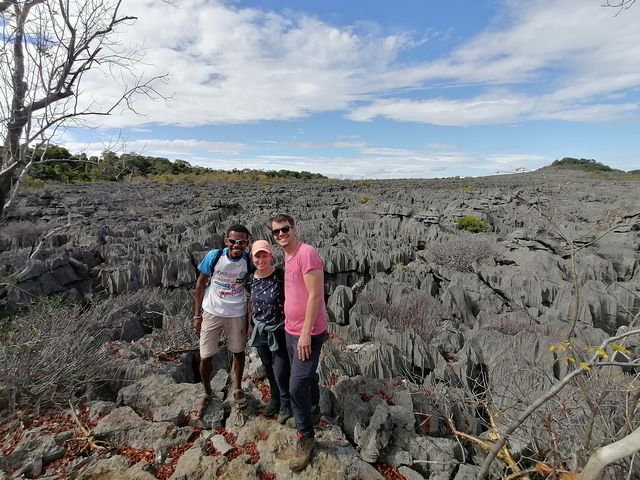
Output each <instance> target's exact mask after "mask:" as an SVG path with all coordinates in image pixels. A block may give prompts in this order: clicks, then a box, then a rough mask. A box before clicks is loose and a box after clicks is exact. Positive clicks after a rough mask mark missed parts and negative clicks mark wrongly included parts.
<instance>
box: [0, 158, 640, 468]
mask: <svg viewBox="0 0 640 480" xmlns="http://www.w3.org/2000/svg"><path fill="white" fill-rule="evenodd" d="M638 191H639V186H638V183H637V182H623V181H618V182H616V181H611V180H606V181H605V180H594V179H592V178H590V177H589V176H587V175H586V174H584V173H581V172H575V171H559V170H552V169H543V170H541V171H538V172H533V173H527V174H518V175H509V176H498V177H485V178H478V179H468V178H465V179H442V180H394V181H359V182H347V181H316V182H304V183H302V182H301V183H273V184H210V185H198V186H193V185H158V184H153V183H117V184H103V185H82V186H51V187H47V188H46V189H45V190H41V191H34V192H25V193H24V194H22V196H21V197H20V198H19V201H18V204H17V208H16V209H15V210H14V211H13V212H12V214H11V215H12V216H11V217H10V219H9V221H8V222H7V223H6V224H5V225H3V226H2V227H1V228H0V260H1V265H3V266H4V267H3V270H2V271H0V275H1V276H2V277H1V278H2V279H3V280H2V282H3V283H2V287H0V303H1V308H2V309H4V310H5V311H6V312H14V311H17V310H18V309H19V308H20V307H21V306H22V307H23V308H25V307H24V306H27V305H31V306H33V305H34V303H36V304H37V302H38V301H39V300H36V299H37V298H39V297H41V296H43V295H48V296H49V298H51V295H52V294H59V293H68V294H70V295H72V296H73V297H76V298H77V299H78V300H79V301H80V303H81V304H83V305H84V310H82V311H81V312H79V313H77V317H78V318H79V319H81V320H83V321H84V323H92V324H94V325H96V329H97V330H96V331H99V338H100V345H99V349H98V350H96V353H95V354H92V357H91V358H96V357H98V358H100V362H99V365H97V366H96V370H95V372H99V373H95V372H94V375H97V377H96V378H100V379H102V380H103V382H101V384H100V386H96V388H95V389H92V390H87V391H85V392H84V394H83V395H82V398H81V400H79V401H78V402H76V405H79V408H78V421H75V420H74V419H73V416H72V414H71V409H70V408H69V406H68V405H66V408H63V407H64V405H63V407H61V408H59V409H58V410H50V411H46V412H40V414H39V415H33V414H32V413H31V412H29V411H28V410H25V409H24V403H25V398H27V397H25V395H26V394H25V395H23V396H22V397H21V396H20V395H21V394H20V392H21V390H19V389H18V387H15V386H14V389H13V390H11V388H12V385H11V381H9V380H8V381H6V382H5V383H4V384H3V385H2V392H1V393H2V395H0V397H1V398H0V408H1V409H3V413H2V416H1V417H0V418H1V419H2V424H0V439H1V440H2V445H1V448H2V454H3V455H2V457H0V469H2V471H1V472H0V478H14V477H19V476H20V475H23V476H25V477H28V478H46V477H50V478H87V479H88V478H114V479H115V478H175V479H187V478H194V479H195V478H234V479H238V478H259V479H262V480H264V479H273V478H292V475H291V474H290V473H289V471H288V469H287V456H288V454H289V450H290V447H291V445H292V442H293V438H294V437H293V431H292V430H290V429H288V428H287V427H285V426H280V425H279V424H277V422H275V420H274V419H267V418H265V417H264V416H262V415H261V414H260V406H261V405H262V404H263V403H264V402H265V401H268V392H267V391H265V388H264V382H263V372H262V371H261V368H260V364H259V361H258V360H257V359H256V358H255V355H254V354H253V353H252V352H248V355H249V358H250V361H249V363H248V367H247V375H246V379H245V384H244V386H245V389H246V390H247V392H248V395H249V397H250V402H249V407H248V409H247V411H246V418H245V420H246V422H245V424H244V426H242V427H239V426H237V425H235V424H234V417H233V416H230V415H229V406H228V402H227V401H226V394H227V384H228V382H227V380H228V375H227V374H226V372H225V371H224V369H222V370H220V371H219V372H218V375H217V376H216V380H215V382H214V383H215V390H216V391H217V392H218V393H217V395H218V401H215V402H212V404H211V405H210V407H209V409H208V411H207V414H206V415H205V416H204V418H203V419H202V420H201V421H197V422H194V421H193V419H192V418H191V416H190V410H191V409H192V408H193V402H194V400H195V399H196V398H197V396H198V395H199V393H200V388H199V385H198V384H197V380H198V378H197V372H194V369H193V365H194V361H195V359H194V353H193V351H192V348H193V347H194V346H195V345H196V339H195V337H192V336H191V333H190V331H189V328H188V327H189V325H188V322H189V319H190V313H191V311H190V308H191V304H190V301H191V300H190V299H191V289H192V286H193V284H194V282H195V275H196V271H195V265H196V264H197V262H198V261H199V260H200V259H201V258H202V256H203V255H204V254H205V253H206V252H207V250H209V249H210V248H215V247H218V246H220V245H221V241H222V237H223V235H224V231H225V228H226V226H228V225H230V224H232V223H237V222H240V223H244V224H246V225H247V226H248V228H249V230H250V231H251V232H252V235H253V238H256V239H257V238H266V239H269V230H268V228H267V224H266V220H267V218H268V217H269V216H270V215H272V214H274V213H277V212H287V213H290V214H291V215H293V216H294V218H296V220H297V221H298V224H299V225H298V232H299V235H300V237H301V238H302V239H303V240H304V241H307V242H308V243H311V244H313V245H315V246H316V247H318V249H319V250H320V252H321V254H322V256H323V258H324V261H325V269H326V295H327V299H328V300H327V305H328V308H329V310H330V316H331V319H332V322H331V323H330V339H329V340H328V341H327V343H326V346H325V348H324V351H323V355H322V359H321V365H320V368H319V372H320V377H321V383H322V385H323V388H322V405H321V408H322V413H323V417H322V422H321V426H320V429H319V433H318V440H319V443H318V448H317V451H316V453H315V455H314V458H313V460H312V462H311V464H310V466H309V467H308V468H307V469H306V470H305V471H303V472H302V473H300V474H297V475H295V478H310V479H311V478H313V479H318V478H327V479H336V478H345V479H353V480H355V479H359V478H361V479H370V478H393V479H399V478H406V479H414V478H415V479H417V478H430V479H447V480H463V479H473V478H476V476H477V472H478V469H479V465H480V464H481V463H482V461H483V458H484V457H485V455H486V451H485V450H484V449H483V446H482V445H483V444H482V442H484V444H485V445H486V444H487V442H488V443H489V445H490V444H491V443H490V442H491V441H493V440H495V438H494V437H492V436H491V434H492V433H493V432H500V431H501V429H503V428H504V427H505V426H506V425H508V424H509V423H510V422H511V421H512V420H513V419H514V418H515V416H517V414H518V413H520V412H522V411H523V410H524V408H526V406H527V405H528V404H530V403H531V402H532V401H534V400H535V399H536V398H538V397H539V396H540V395H541V394H542V393H543V392H545V391H546V390H548V389H549V388H551V387H552V386H553V385H555V384H557V383H558V381H559V380H560V379H561V378H563V377H564V375H566V374H567V373H568V372H571V371H572V370H574V369H576V368H585V367H584V365H587V363H586V362H588V361H589V359H590V358H591V357H592V356H593V354H594V351H595V347H596V346H598V345H599V344H600V343H601V342H602V341H603V340H604V339H606V338H608V337H610V336H611V335H615V334H616V333H620V332H623V331H624V329H625V328H629V324H630V323H631V322H632V320H633V318H634V317H635V316H637V314H638V312H639V311H640V296H639V294H640V253H639V252H640V194H639V193H638ZM465 215H473V216H476V217H478V218H481V219H483V220H484V221H485V222H486V223H487V225H488V226H489V231H488V232H486V233H478V234H469V233H466V232H462V231H459V230H458V228H457V220H458V218H460V217H462V216H465ZM57 227H64V228H60V229H57ZM56 229H57V230H56ZM34 308H35V307H34ZM74 315H75V314H74ZM71 317H73V315H71V314H69V315H68V318H71ZM74 318H75V317H74ZM639 322H640V321H639ZM98 324H99V328H98ZM7 328H8V331H11V327H10V326H9V327H7ZM631 328H633V325H631ZM3 335H5V340H7V339H8V340H11V337H9V336H6V335H7V334H3ZM568 340H570V341H568ZM619 343H620V345H618V344H615V346H617V347H620V348H618V349H617V350H616V349H615V348H613V349H612V347H607V348H605V349H604V350H605V351H604V353H605V354H607V355H608V357H607V358H609V356H610V357H611V358H613V357H614V356H615V355H618V356H620V355H624V357H625V358H627V357H628V359H633V358H634V354H635V350H636V345H638V344H640V342H639V341H638V338H636V337H633V336H632V337H629V338H627V339H625V340H624V341H622V342H619ZM25 345H26V343H25ZM11 354H12V353H11V351H10V349H8V348H7V349H5V351H4V352H3V355H6V357H5V360H7V359H9V360H11V358H12V357H11V358H10V355H11ZM599 358H600V359H602V358H604V357H602V356H600V357H599ZM9 360H7V361H5V364H6V365H9V363H10V362H9ZM219 360H220V364H221V365H225V363H226V357H225V354H224V352H223V353H222V354H221V355H220V358H219ZM616 361H617V360H616ZM581 363H582V365H583V366H582V367H581V366H580V365H581ZM18 364H19V363H18V360H15V361H14V365H18ZM23 364H24V361H22V364H20V365H23ZM588 366H589V365H587V367H588ZM589 368H590V367H589ZM17 371H18V369H17V367H16V369H14V371H13V373H12V374H11V372H9V371H8V367H5V372H6V377H7V378H9V379H10V378H13V377H11V375H13V376H14V377H17V374H16V372H17ZM585 372H586V369H585ZM36 376H37V375H36ZM582 378H583V380H580V381H577V382H575V383H572V384H571V385H570V386H568V387H567V388H565V390H563V392H562V393H561V394H560V395H558V396H557V397H555V398H554V399H553V400H552V401H550V402H548V404H546V405H545V407H544V408H542V409H541V410H540V411H539V412H536V414H535V415H533V416H532V417H530V418H529V419H528V420H527V422H525V424H524V425H523V427H522V428H521V429H519V430H518V431H516V432H515V433H514V435H513V436H512V437H510V441H509V449H510V453H511V455H512V456H513V458H514V459H515V461H516V462H519V464H520V465H521V466H522V468H524V469H527V468H530V469H534V472H535V471H537V473H531V474H530V475H531V476H530V478H532V479H533V478H545V476H546V475H548V473H547V474H546V475H545V474H544V472H545V470H544V469H545V468H562V469H564V470H565V471H570V472H571V471H576V470H577V469H579V468H580V467H581V466H583V465H584V463H585V461H586V458H588V456H589V454H590V452H591V451H593V449H594V448H596V447H597V446H598V445H601V444H603V443H609V442H610V441H612V440H614V439H616V438H618V437H619V436H620V434H621V432H622V431H624V428H626V427H625V425H627V424H634V423H635V422H636V421H637V420H638V412H637V411H636V409H635V406H634V404H633V402H632V400H633V398H636V397H637V396H638V395H637V392H638V381H637V378H636V376H635V370H634V368H631V369H625V370H624V373H623V370H622V369H621V368H620V367H607V368H593V369H591V370H589V372H588V375H585V376H584V377H582ZM16 384H17V381H16ZM54 393H55V392H54ZM54 393H52V395H54ZM21 402H22V403H21ZM636 404H637V398H636ZM630 405H631V407H630ZM18 407H20V408H21V409H17V408H18ZM11 410H15V411H13V412H11ZM80 424H82V425H83V426H84V428H85V431H84V432H83V431H82V430H81V429H80V427H79V425H80ZM491 425H493V427H492V426H491ZM471 437H473V438H471ZM93 440H96V441H100V442H104V443H95V442H94V443H92V441H93ZM101 445H102V446H103V447H105V448H106V450H104V451H103V449H101V448H99V447H100V446H101ZM549 466H551V467H549ZM536 468H537V469H538V470H535V469H536ZM622 471H624V472H625V473H624V475H626V474H627V473H629V472H630V473H629V475H630V477H629V478H638V472H639V471H640V467H639V466H638V465H636V464H633V462H632V463H629V462H628V461H627V462H626V463H625V462H621V463H620V464H619V465H618V466H617V467H616V468H610V469H609V470H608V473H607V475H609V477H608V478H625V477H624V476H623V477H620V476H619V475H620V472H622ZM507 473H509V470H507V469H506V468H505V464H504V463H503V462H501V461H498V460H497V461H496V462H495V463H494V465H493V470H492V475H493V476H494V477H495V478H500V477H502V476H503V475H506V474H507ZM536 475H538V476H536Z"/></svg>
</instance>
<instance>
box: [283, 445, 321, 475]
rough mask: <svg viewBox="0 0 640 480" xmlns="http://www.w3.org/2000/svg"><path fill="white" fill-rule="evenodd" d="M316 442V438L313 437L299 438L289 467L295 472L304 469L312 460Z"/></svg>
mask: <svg viewBox="0 0 640 480" xmlns="http://www.w3.org/2000/svg"><path fill="white" fill-rule="evenodd" d="M315 444H316V440H315V438H313V437H302V438H298V440H297V441H296V449H295V452H294V454H293V458H292V459H291V460H289V469H290V470H292V471H294V472H299V471H300V470H303V469H304V468H305V467H306V466H307V465H308V464H309V461H310V460H311V453H312V452H313V447H314V446H315Z"/></svg>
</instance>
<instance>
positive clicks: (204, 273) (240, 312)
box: [193, 225, 252, 415]
mask: <svg viewBox="0 0 640 480" xmlns="http://www.w3.org/2000/svg"><path fill="white" fill-rule="evenodd" d="M224 244H225V245H226V248H225V249H224V250H222V251H220V250H211V251H210V252H209V253H207V255H206V256H205V257H204V259H203V260H202V262H200V264H199V265H198V270H199V272H200V274H199V275H198V280H197V281H196V289H195V297H194V305H193V311H194V316H193V328H194V330H195V332H196V334H197V335H198V336H199V337H200V375H201V376H202V384H203V386H204V393H205V395H204V397H202V398H201V399H200V400H199V401H198V403H197V404H196V411H197V412H198V414H199V415H202V414H203V413H204V410H205V409H206V406H207V403H208V402H209V399H210V398H211V375H212V373H213V367H214V365H213V357H214V355H216V354H217V353H218V350H219V348H218V342H219V340H220V334H221V333H222V331H224V333H225V335H226V337H227V348H228V350H229V351H230V352H231V353H232V354H233V371H234V378H233V401H234V402H235V404H236V406H238V407H240V408H242V407H243V406H244V405H245V402H246V399H245V396H244V392H243V391H242V374H243V372H244V363H245V346H246V342H247V326H248V317H247V292H246V289H245V279H246V276H247V274H248V273H249V272H250V271H251V270H252V263H251V260H250V258H249V255H248V254H247V253H246V252H245V249H246V248H247V246H248V245H249V230H247V228H246V227H245V226H244V225H232V226H231V227H229V228H228V229H227V233H226V235H225V237H224ZM207 284H208V286H207Z"/></svg>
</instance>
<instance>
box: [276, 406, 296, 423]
mask: <svg viewBox="0 0 640 480" xmlns="http://www.w3.org/2000/svg"><path fill="white" fill-rule="evenodd" d="M291 418H293V412H291V407H285V406H282V407H280V413H279V414H278V423H279V424H280V425H284V424H285V423H287V421H288V420H289V419H291ZM294 424H295V421H294ZM287 425H288V423H287Z"/></svg>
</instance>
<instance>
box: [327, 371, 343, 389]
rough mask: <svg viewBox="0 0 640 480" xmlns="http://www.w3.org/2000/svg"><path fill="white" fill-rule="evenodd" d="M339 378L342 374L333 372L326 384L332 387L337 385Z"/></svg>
mask: <svg viewBox="0 0 640 480" xmlns="http://www.w3.org/2000/svg"><path fill="white" fill-rule="evenodd" d="M339 378H340V375H338V373H336V372H332V373H331V375H329V378H328V379H327V381H326V382H325V384H324V386H325V387H326V388H331V387H333V386H335V384H336V383H338V379H339Z"/></svg>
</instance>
